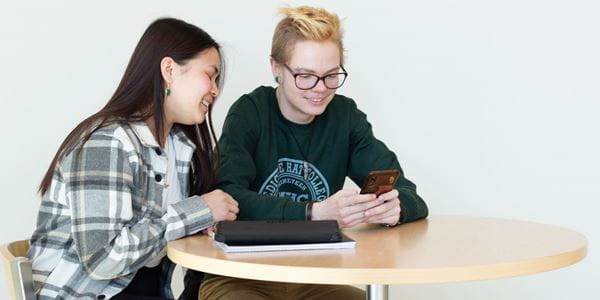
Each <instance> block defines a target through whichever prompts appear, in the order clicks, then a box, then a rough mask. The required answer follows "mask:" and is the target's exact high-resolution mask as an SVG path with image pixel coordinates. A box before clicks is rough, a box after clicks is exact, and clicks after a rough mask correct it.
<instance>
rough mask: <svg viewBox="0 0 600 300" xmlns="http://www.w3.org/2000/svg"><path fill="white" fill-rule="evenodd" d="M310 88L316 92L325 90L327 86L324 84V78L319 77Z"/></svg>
mask: <svg viewBox="0 0 600 300" xmlns="http://www.w3.org/2000/svg"><path fill="white" fill-rule="evenodd" d="M312 90H313V91H316V92H324V91H326V90H327V87H326V86H325V80H324V79H323V78H321V79H319V80H318V81H317V85H315V86H314V87H313V88H312Z"/></svg>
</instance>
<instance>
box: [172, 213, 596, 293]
mask: <svg viewBox="0 0 600 300" xmlns="http://www.w3.org/2000/svg"><path fill="white" fill-rule="evenodd" d="M344 233H345V234H346V235H347V236H349V237H350V238H352V239H354V240H356V248H355V249H338V250H304V251H278V252H255V253H225V252H222V251H220V250H218V249H217V248H216V246H215V245H214V244H213V241H212V240H211V238H209V237H208V236H202V235H195V236H190V237H186V238H183V239H180V240H177V241H172V242H169V244H168V246H167V255H168V256H169V258H170V259H171V260H172V261H173V262H175V263H177V264H179V265H182V266H184V267H186V268H191V269H194V270H198V271H202V272H207V273H213V274H219V275H225V276H231V277H238V278H247V279H256V280H268V281H279V282H298V283H314V284H366V285H367V298H368V299H371V298H374V299H387V294H388V285H389V284H412V283H441V282H457V281H468V280H482V279H493V278H501V277H511V276H518V275H526V274H533V273H539V272H545V271H550V270H553V269H558V268H562V267H566V266H569V265H571V264H574V263H576V262H578V261H580V260H582V259H583V258H584V257H585V256H586V253H587V239H586V238H585V237H584V236H583V235H581V234H579V233H577V232H575V231H572V230H569V229H565V228H561V227H557V226H552V225H547V224H539V223H532V222H525V221H515V220H505V219H496V218H482V217H466V216H430V217H429V218H428V219H425V220H420V221H417V222H414V223H409V224H404V225H401V226H397V227H392V228H386V227H381V226H377V225H361V226H357V227H354V228H351V229H345V230H344Z"/></svg>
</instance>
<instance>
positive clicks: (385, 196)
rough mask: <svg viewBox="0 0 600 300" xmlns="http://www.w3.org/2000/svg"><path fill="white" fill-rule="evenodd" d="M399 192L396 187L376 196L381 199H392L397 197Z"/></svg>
mask: <svg viewBox="0 0 600 300" xmlns="http://www.w3.org/2000/svg"><path fill="white" fill-rule="evenodd" d="M399 194H400V193H398V190H397V189H393V190H391V191H389V192H387V193H383V194H381V195H379V197H377V199H380V200H383V201H390V200H394V199H395V198H398V195H399Z"/></svg>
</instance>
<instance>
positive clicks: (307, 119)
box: [186, 6, 428, 300]
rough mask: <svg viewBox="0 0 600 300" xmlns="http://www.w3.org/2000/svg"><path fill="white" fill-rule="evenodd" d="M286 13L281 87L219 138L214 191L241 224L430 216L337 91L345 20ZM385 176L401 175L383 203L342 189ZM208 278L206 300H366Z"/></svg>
mask: <svg viewBox="0 0 600 300" xmlns="http://www.w3.org/2000/svg"><path fill="white" fill-rule="evenodd" d="M280 12H281V13H282V14H283V16H284V17H283V19H282V20H281V21H280V22H279V23H278V24H277V27H276V28H275V32H274V34H273V41H272V48H271V58H270V62H271V70H272V73H273V76H274V77H275V82H276V83H277V84H278V86H277V87H275V88H274V87H268V86H261V87H258V88H256V89H255V90H254V91H252V92H250V93H248V94H245V95H243V96H241V97H240V98H239V99H238V100H237V101H236V102H235V103H234V104H233V105H232V107H231V108H230V110H229V113H228V115H227V118H226V120H225V123H224V127H223V132H222V135H221V138H220V140H219V146H220V148H221V169H220V172H219V177H218V183H217V186H218V187H220V188H222V189H223V190H224V191H226V192H227V193H229V194H231V195H232V196H233V197H234V198H235V199H236V200H237V201H238V202H239V207H240V212H239V214H238V219H240V220H327V219H329V220H332V219H333V220H337V221H338V223H339V224H340V226H342V227H352V226H355V225H357V224H361V223H376V224H382V225H387V226H395V225H398V224H404V223H408V222H412V221H415V220H418V219H421V218H425V217H426V216H427V214H428V209H427V205H426V204H425V202H424V201H423V200H422V199H421V197H419V195H417V193H416V187H415V185H414V184H413V183H412V182H410V181H409V180H408V179H406V178H405V177H404V175H403V173H402V171H401V168H400V164H399V163H398V160H397V158H396V155H395V154H394V153H393V152H392V151H390V150H389V149H388V148H387V147H386V146H385V144H384V143H382V142H381V141H380V140H378V139H376V138H375V137H374V135H373V132H372V130H371V125H370V124H369V122H368V121H367V117H366V115H365V114H364V113H363V112H362V111H360V110H359V109H358V108H357V106H356V103H355V102H354V100H352V99H350V98H348V97H345V96H342V95H338V94H336V93H335V92H336V90H337V89H338V88H339V87H340V86H342V85H343V84H344V82H345V80H346V78H347V77H348V71H347V70H346V69H345V68H344V45H343V41H342V38H343V34H342V28H341V24H340V20H339V18H338V16H336V15H335V14H333V13H330V12H328V11H326V10H324V9H319V8H313V7H308V6H301V7H295V8H282V9H281V10H280ZM382 169H398V170H400V174H401V175H400V178H399V180H398V181H397V183H396V185H395V188H394V189H393V190H392V191H390V192H387V193H384V194H381V195H380V196H378V197H377V196H375V195H374V194H359V193H358V191H355V190H351V189H343V185H344V181H345V178H346V176H348V177H350V178H351V179H352V180H353V181H354V182H355V183H357V184H359V185H361V184H362V182H363V180H364V179H365V178H366V176H367V175H368V173H369V172H370V171H373V170H382ZM382 242H385V241H382ZM192 274H194V273H188V276H187V278H186V281H187V282H188V284H190V283H191V282H192V278H193V275H192ZM205 277H206V278H204V281H203V282H202V284H201V287H200V296H201V298H202V299H245V300H250V299H364V298H365V294H364V292H363V291H362V290H360V289H358V288H355V287H352V286H336V285H310V284H297V283H275V282H264V281H255V280H247V279H237V278H229V277H221V276H216V275H211V274H206V276H205Z"/></svg>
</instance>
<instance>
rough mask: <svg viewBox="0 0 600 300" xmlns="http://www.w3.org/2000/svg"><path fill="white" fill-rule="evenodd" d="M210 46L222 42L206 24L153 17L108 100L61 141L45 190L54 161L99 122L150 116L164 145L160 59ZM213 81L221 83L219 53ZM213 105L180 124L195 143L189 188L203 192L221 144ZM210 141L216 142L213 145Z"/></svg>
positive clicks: (183, 57) (181, 59)
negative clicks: (201, 118)
mask: <svg viewBox="0 0 600 300" xmlns="http://www.w3.org/2000/svg"><path fill="white" fill-rule="evenodd" d="M211 48H214V49H216V50H217V51H218V52H219V54H221V53H220V52H221V51H220V46H219V44H218V43H217V42H215V40H214V39H213V38H212V37H211V36H210V35H209V34H208V33H206V32H205V31H204V30H202V29H200V28H198V27H196V26H194V25H192V24H189V23H186V22H184V21H181V20H177V19H173V18H165V19H158V20H156V21H154V22H153V23H152V24H150V26H148V28H147V29H146V31H145V32H144V34H143V35H142V38H141V39H140V41H139V42H138V44H137V46H136V47H135V50H134V51H133V54H132V55H131V59H130V60H129V63H128V64H127V68H126V69H125V74H123V78H122V79H121V82H120V83H119V86H118V87H117V89H116V91H115V93H114V94H113V96H112V97H111V98H110V100H109V101H108V103H106V105H105V106H104V107H103V108H102V109H101V110H100V111H99V112H97V113H95V114H93V115H91V116H90V117H88V118H87V119H85V120H83V121H82V122H81V123H79V125H77V127H75V129H73V131H71V133H69V135H68V136H67V138H66V139H65V140H64V141H63V143H62V144H61V145H60V147H59V148H58V151H57V152H56V155H55V156H54V159H52V162H51V163H50V166H49V167H48V170H47V171H46V174H45V175H44V178H43V179H42V182H41V184H40V187H39V190H38V191H39V192H40V193H41V194H42V195H43V194H45V193H46V191H48V189H49V187H50V184H51V182H52V176H53V173H54V171H55V168H56V165H57V163H58V161H60V160H61V159H62V158H63V157H64V156H65V155H66V154H67V153H69V152H70V151H72V150H73V149H74V148H76V146H77V145H79V144H81V143H84V142H85V141H86V140H87V139H88V138H89V137H90V135H91V134H92V133H93V132H94V131H95V130H96V129H98V128H100V127H102V126H105V125H107V124H109V123H111V122H113V121H115V120H127V121H145V120H147V119H148V118H150V117H152V116H154V127H155V130H156V132H155V133H154V134H155V136H156V137H157V139H158V142H159V144H161V145H162V142H163V141H162V139H163V138H162V134H158V133H161V132H163V127H164V120H165V112H164V108H163V103H164V96H165V92H164V90H165V86H164V80H163V77H162V74H161V71H160V62H161V60H162V59H163V58H164V57H171V58H172V59H173V60H174V61H175V62H177V63H178V64H180V65H184V64H185V63H186V62H187V61H188V60H190V59H192V58H194V57H195V56H197V55H198V54H200V53H201V52H203V51H205V50H208V49H211ZM220 57H221V73H220V75H219V78H218V80H217V84H218V85H219V86H222V83H223V73H222V72H223V70H224V69H225V68H224V65H223V59H222V55H220ZM212 107H213V106H212V105H211V106H210V107H209V111H208V118H207V122H206V121H205V122H203V123H202V124H199V125H178V126H181V128H182V129H183V131H184V132H185V134H186V135H187V137H188V138H189V139H191V140H192V142H193V143H194V144H195V145H196V151H195V153H194V155H193V157H192V172H190V173H191V180H190V184H191V186H190V192H191V193H192V194H204V193H206V192H208V191H210V190H211V189H212V188H213V187H214V184H215V177H216V172H217V166H218V157H219V153H218V152H219V150H218V147H217V146H216V137H215V133H214V129H213V124H212V117H211V115H212ZM213 146H214V148H213Z"/></svg>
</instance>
